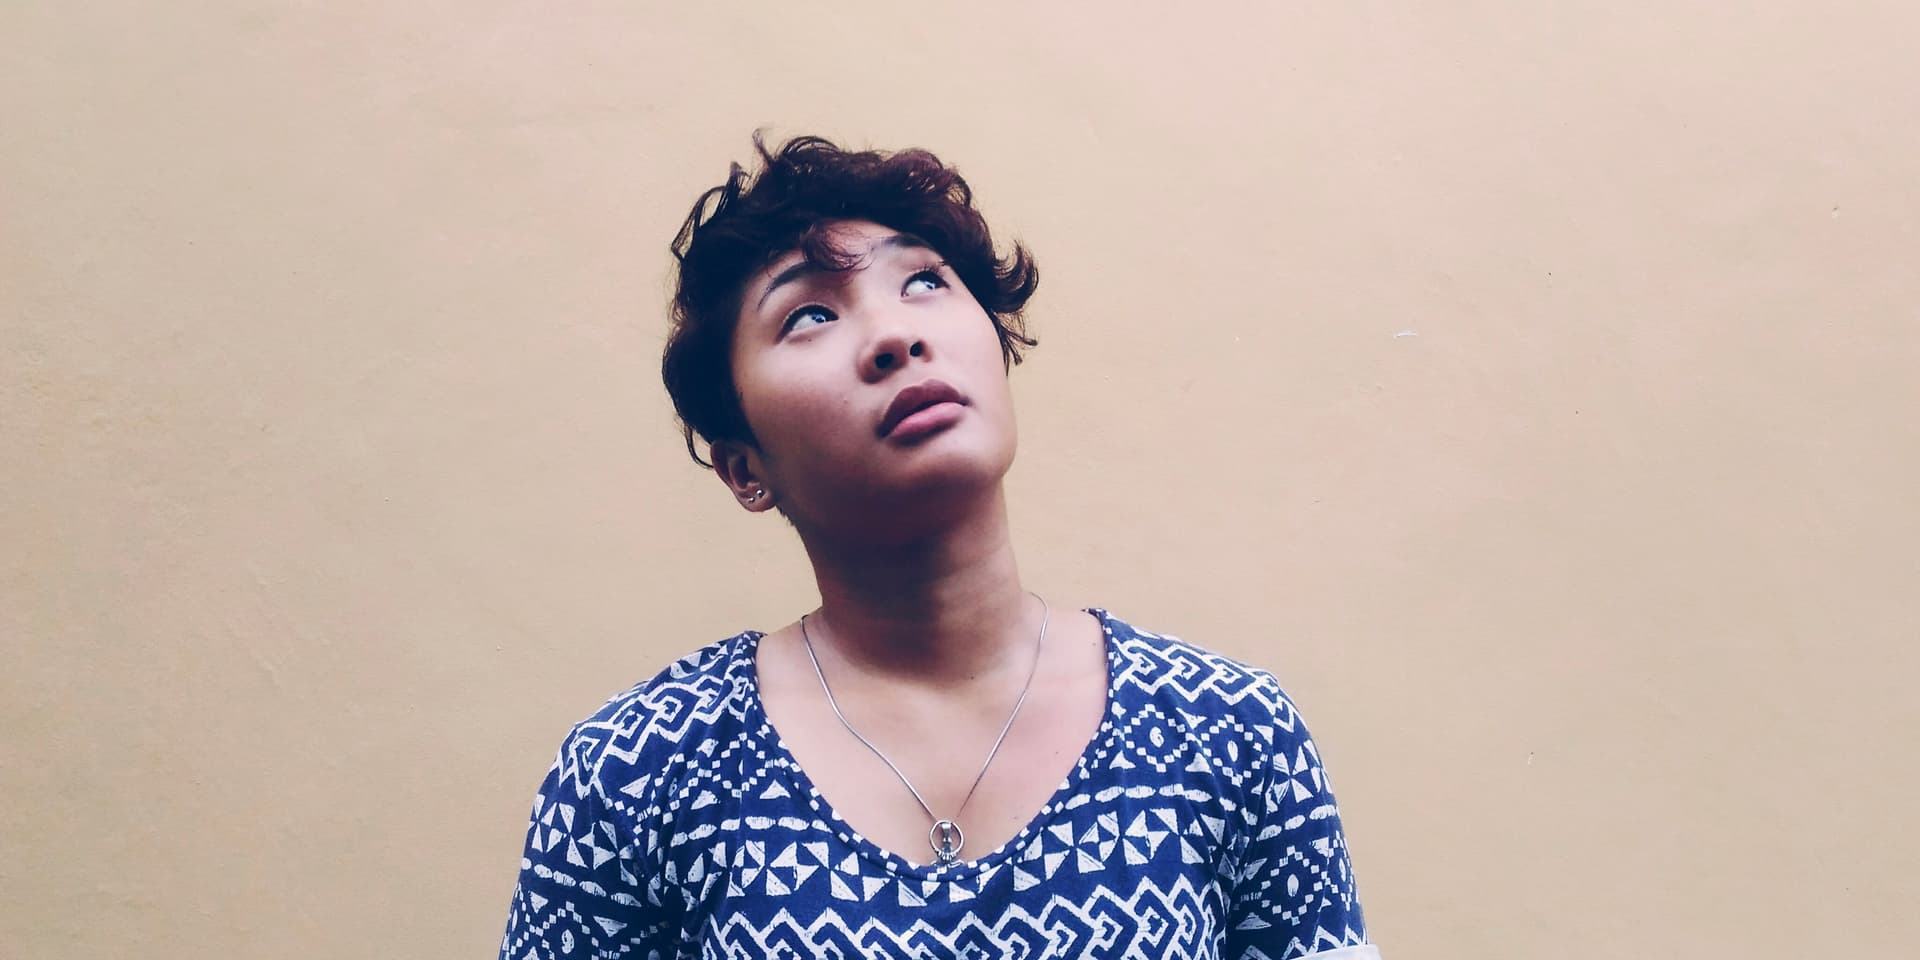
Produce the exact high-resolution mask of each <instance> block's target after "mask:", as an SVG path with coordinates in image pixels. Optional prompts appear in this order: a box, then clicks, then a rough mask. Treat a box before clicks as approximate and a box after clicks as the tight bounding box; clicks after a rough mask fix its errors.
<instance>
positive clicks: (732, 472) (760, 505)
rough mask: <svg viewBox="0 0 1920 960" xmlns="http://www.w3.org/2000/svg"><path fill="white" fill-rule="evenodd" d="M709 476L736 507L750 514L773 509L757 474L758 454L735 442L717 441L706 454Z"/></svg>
mask: <svg viewBox="0 0 1920 960" xmlns="http://www.w3.org/2000/svg"><path fill="white" fill-rule="evenodd" d="M707 456H708V458H709V459H711V460H712V461H713V474H714V476H717V477H719V478H720V482H721V483H723V484H725V485H726V487H727V492H728V493H730V494H733V498H734V499H735V500H737V501H739V503H740V506H742V507H745V508H746V509H747V510H750V511H752V512H754V513H759V512H760V511H762V510H770V509H772V508H773V504H774V496H773V491H772V490H771V489H770V488H768V486H767V483H766V479H765V478H764V477H763V476H762V475H761V472H760V451H758V450H755V449H754V448H752V447H750V446H748V445H747V444H744V443H740V442H738V441H735V440H721V441H719V442H717V443H715V444H713V446H712V447H711V448H709V450H708V452H707Z"/></svg>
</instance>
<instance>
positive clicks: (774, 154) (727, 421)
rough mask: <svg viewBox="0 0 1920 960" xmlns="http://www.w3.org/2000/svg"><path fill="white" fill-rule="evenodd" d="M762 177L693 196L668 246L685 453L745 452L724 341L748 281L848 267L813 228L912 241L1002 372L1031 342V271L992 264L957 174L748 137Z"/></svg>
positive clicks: (897, 157) (1021, 263) (890, 158)
mask: <svg viewBox="0 0 1920 960" xmlns="http://www.w3.org/2000/svg"><path fill="white" fill-rule="evenodd" d="M753 147H754V151H755V152H756V153H758V154H759V157H760V165H761V169H760V173H759V175H758V176H755V177H752V178H749V177H748V175H747V172H746V171H745V170H744V169H742V168H741V166H740V165H739V164H738V163H735V164H733V165H732V169H731V170H730V171H729V172H728V174H727V181H726V182H725V183H723V184H721V185H719V186H717V187H714V188H712V189H710V190H708V191H706V192H705V193H703V194H701V195H700V199H699V200H698V201H696V202H695V203H694V205H693V212H692V213H690V214H688V215H687V221H686V223H685V224H684V225H683V226H681V228H680V232H679V234H678V235H676V236H675V237H674V239H673V244H672V248H671V249H672V250H673V256H674V259H675V260H676V261H677V262H678V268H677V282H676V285H675V290H674V296H673V307H672V320H673V324H672V331H671V333H670V334H669V335H668V337H667V349H666V354H665V356H664V357H663V358H662V360H661V364H660V374H661V378H662V379H663V380H665V381H666V385H667V394H668V395H669V396H671V397H672V398H673V408H674V412H675V413H677V414H678V415H679V418H680V428H681V432H682V433H683V434H685V436H686V440H687V454H688V455H689V456H691V457H693V460H694V462H695V463H698V464H700V465H701V466H703V467H709V468H710V467H712V466H713V463H712V462H711V461H709V460H707V459H706V458H704V457H702V456H701V455H700V450H699V447H698V445H697V443H696V438H700V439H704V440H706V441H707V444H708V447H709V450H711V446H712V444H713V443H715V442H717V441H720V440H734V441H741V442H745V443H754V442H755V440H754V436H753V429H752V427H750V426H749V425H748V424H747V417H746V413H745V412H744V411H743V410H742V409H741V406H740V393H739V389H738V388H737V387H736V386H735V384H734V382H733V332H734V327H735V325H736V324H737V323H738V322H739V316H740V305H741V298H742V296H743V295H744V293H745V285H746V281H747V279H748V278H749V277H751V276H752V275H753V274H754V273H756V272H758V271H759V270H761V269H763V268H765V267H766V265H767V264H769V263H771V262H773V261H774V260H776V259H778V258H779V257H781V256H783V255H784V254H786V253H787V252H789V251H793V250H799V251H800V252H801V253H802V255H803V256H805V257H806V258H807V260H808V261H809V262H811V263H813V264H814V265H816V266H819V267H822V268H825V269H828V270H848V269H852V268H853V267H854V266H856V265H857V258H850V257H849V256H848V255H847V254H845V253H843V252H841V251H839V250H836V249H834V247H833V245H832V243H831V237H830V232H829V231H827V230H824V229H823V227H825V226H827V225H829V224H831V223H832V222H834V221H839V220H868V221H871V222H873V223H877V224H879V225H881V226H884V227H888V228H890V229H893V230H897V231H899V232H901V233H905V234H910V235H912V236H914V237H917V238H919V239H920V240H923V241H925V242H926V243H927V244H928V245H929V246H931V247H932V248H933V249H935V250H937V251H939V252H940V254H941V255H942V256H944V257H945V258H946V260H947V264H948V266H949V267H950V268H951V269H952V270H953V272H954V273H955V274H957V275H958V276H959V277H960V280H961V282H962V283H964V284H966V286H967V290H968V291H970V292H971V293H972V294H973V296H974V299H975V300H977V301H979V303H980V306H981V307H982V308H984V309H985V310H986V312H987V316H988V317H989V318H990V319H991V320H992V321H993V327H994V332H995V333H997V334H998V335H999V337H1000V352H1001V355H1002V357H1003V359H1004V360H1005V362H1006V364H1007V365H1008V367H1009V368H1011V367H1012V365H1013V364H1016V363H1019V362H1020V360H1021V354H1022V351H1023V350H1024V349H1025V348H1027V347H1032V346H1035V345H1036V344H1037V341H1035V340H1034V339H1033V338H1031V337H1029V336H1027V332H1026V321H1025V318H1024V316H1023V314H1022V311H1023V310H1024V309H1025V308H1026V305H1027V300H1028V298H1030V297H1032V296H1033V291H1034V288H1035V287H1036V286H1037V285H1038V284H1039V282H1040V270H1039V267H1038V266H1036V265H1035V263H1034V261H1033V256H1032V254H1030V253H1029V252H1028V251H1027V249H1026V247H1024V246H1022V245H1021V244H1019V243H1017V242H1016V243H1015V244H1014V245H1013V249H1012V251H1011V252H1010V253H1008V255H1007V256H1005V257H1000V256H996V254H995V252H994V246H993V236H992V234H991V233H990V232H989V231H988V229H987V222H986V220H985V219H984V218H983V217H981V215H980V212H979V211H978V210H975V209H974V207H973V191H972V189H971V188H969V187H968V186H967V181H965V180H964V179H961V177H960V173H959V171H957V170H955V169H954V168H953V167H950V166H948V165H946V164H944V163H942V162H941V161H940V158H939V157H936V156H934V155H933V154H931V153H929V152H927V151H925V150H919V149H911V150H900V151H896V152H885V151H878V150H860V151H854V150H845V149H842V148H841V147H839V146H837V145H835V144H834V143H833V142H832V141H829V140H826V139H823V138H821V137H811V136H804V137H795V138H793V139H791V140H788V141H787V142H786V143H785V144H783V145H781V146H780V147H779V148H778V149H775V150H769V149H768V148H767V145H766V142H765V140H764V139H763V138H762V135H761V134H760V133H755V134H754V136H753Z"/></svg>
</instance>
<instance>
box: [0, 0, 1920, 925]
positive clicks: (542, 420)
mask: <svg viewBox="0 0 1920 960" xmlns="http://www.w3.org/2000/svg"><path fill="white" fill-rule="evenodd" d="M825 6H826V5H822V4H793V3H788V4H778V5H772V4H770V5H766V6H765V7H764V8H757V7H753V6H752V5H742V4H691V3H676V4H664V3H652V2H647V0H623V2H618V3H613V2H591V3H567V4H534V3H498V2H492V3H474V2H462V3H450V2H437V3H401V4H391V3H372V2H365V0H362V2H357V3H325V4H320V3H305V4H295V3H237V2H217V3H199V4H160V3H150V4H133V3H96V4H67V3H51V2H48V3H35V2H11V3H8V4H6V5H5V6H4V9H3V10H0V306H3V307H4V311H3V312H0V323H4V339H0V430H3V431H4V446H0V548H3V549H0V633H3V634H4V647H3V648H0V657H3V658H4V659H3V660H0V722H3V723H4V728H5V736H4V744H3V746H0V749H3V750H4V753H0V796H4V808H3V810H0V814H3V816H0V954H5V955H6V956H9V957H30V958H41V957H47V958H52V957H62V958H64V957H78V956H98V957H133V956H140V957H180V958H184V957H202V956H246V957H327V958H335V957H337V958H346V957H363V956H413V957H445V958H454V957H472V956H484V955H488V953H489V951H490V950H492V949H494V945H495V943H496V942H497V938H498V935H499V931H500V927H501V924H502V922H503V920H504V917H505V908H506V905H507V904H506V901H507V895H508V892H509V890H510V887H511V884H512V880H513V874H514V872H515V869H516V867H517V863H518V856H519V842H520V837H521V830H522V824H523V818H524V816H525V814H526V808H527V804H528V801H529V800H530V798H531V796H532V791H533V788H534V786H535V785H536V783H537V782H538V779H539V777H540V774H541V773H542V772H543V771H544V769H545V765H546V763H547V762H548V760H549V758H550V757H551V751H552V749H553V747H554V745H555V744H556V743H557V741H558V738H559V736H560V735H561V734H562V732H563V731H564V730H565V728H566V726H567V725H568V724H569V723H570V722H572V721H573V720H575V719H578V718H579V717H580V716H582V715H584V714H585V713H587V712H588V711H590V710H591V709H592V708H593V707H594V706H595V705H596V704H597V703H598V702H599V701H600V700H601V699H602V698H603V697H605V696H606V695H608V694H610V693H612V692H614V691H615V690H617V689H618V688H620V687H622V686H624V685H626V684H627V683H629V682H631V681H633V680H636V679H639V678H641V677H643V676H645V675H647V674H649V673H651V672H652V671H654V670H655V669H657V668H658V667H660V666H661V665H662V663H663V662H665V661H666V660H667V659H668V658H669V657H671V656H673V655H675V654H677V653H679V652H681V651H684V650H687V649H690V648H691V647H693V646H696V645H698V644H701V643H704V642H707V641H710V640H713V639H717V638H718V637H720V636H722V635H725V634H727V633H731V632H733V631H735V630H738V629H741V628H744V627H747V626H771V625H776V624H778V623H780V622H783V621H784V620H785V619H786V618H788V617H791V616H792V615H794V614H795V613H797V612H798V611H800V610H801V609H803V608H804V607H805V606H806V605H808V603H809V602H810V596H811V593H810V582H809V580H808V578H807V576H806V573H805V570H804V567H803V565H802V563H801V562H800V556H799V553H798V550H797V549H796V545H795V544H794V542H793V541H792V540H791V538H790V537H789V536H788V535H787V534H786V532H785V531H784V530H783V529H782V528H781V527H780V525H779V524H778V523H777V522H772V521H769V520H766V519H759V520H753V519H749V518H747V517H744V516H742V515H741V514H740V513H739V511H737V510H734V509H730V506H729V503H728V501H727V499H726V497H725V496H724V495H723V494H722V492H721V491H720V489H719V488H718V487H717V486H716V485H715V484H714V483H713V482H712V481H711V480H710V479H709V478H707V477H706V476H705V475H703V474H702V473H700V472H698V471H697V470H695V469H694V468H693V467H692V466H691V465H690V464H688V463H686V462H685V461H684V459H683V457H682V455H681V453H680V451H679V449H678V438H677V437H676V435H675V434H674V432H673V430H672V428H671V425H670V412H669V410H668V408H667V406H666V404H665V398H664V395H663V392H662V391H661V389H660V387H659V385H658V379H657V376H656V373H655V370H656V364H657V356H658V349H659V345H660V341H661V336H662V329H663V325H662V315H663V310H662V306H663V303H664V300H665V295H666V294H665V290H666V287H665V284H666V266H667V257H666V252H665V244H666V241H667V239H668V238H669V237H670V236H671V234H672V233H673V231H674V229H675V228H676V227H677V226H678V224H679V221H680V218H681V217H682V216H683V215H684V214H685V212H686V208H687V206H688V204H689V203H690V202H691V200H692V198H693V197H694V195H695V194H696V193H697V192H698V191H699V190H700V189H702V188H703V187H705V186H706V185H708V184H710V183H712V182H714V181H715V180H717V179H718V178H719V177H720V176H721V175H722V174H723V173H724V172H725V170H726V163H727V161H728V160H729V159H733V158H738V157H742V156H743V155H744V153H745V151H746V145H747V137H748V134H749V132H750V131H751V129H752V128H754V127H755V126H757V125H761V124H771V125H772V130H773V132H774V133H775V134H779V135H785V134H791V133H797V132H808V131H818V132H824V133H827V134H830V135H833V136H836V137H840V138H845V139H847V140H850V141H853V142H856V143H871V144H874V145H878V146H901V145H908V144H919V145H924V146H927V147H930V148H933V149H935V150H936V151H939V152H941V153H942V154H943V155H945V156H947V157H948V158H950V159H952V160H954V161H956V162H958V163H959V164H960V165H961V167H962V168H963V169H964V170H965V171H966V172H967V173H968V174H969V176H970V177H971V179H972V180H973V182H974V184H975V186H976V188H977V189H978V191H979V194H980V197H981V199H982V202H983V205H984V206H985V208H986V210H987V212H988V214H989V216H990V217H991V218H992V220H993V221H994V222H995V223H997V224H999V225H1000V226H1001V227H1002V228H1003V229H1005V230H1007V231H1009V232H1010V233H1011V234H1014V235H1018V236H1020V237H1021V238H1023V239H1024V240H1026V241H1027V242H1028V243H1030V244H1031V245H1032V247H1033V248H1034V249H1035V250H1036V251H1037V252H1038V254H1039V255H1040V258H1041V263H1042V265H1043V268H1044V274H1045V280H1044V282H1043V284H1042V287H1041V293H1040V296H1039V297H1038V298H1037V299H1036V301H1035V303H1034V307H1033V320H1034V323H1035V327H1036V330H1037V331H1038V333H1039V335H1040V336H1041V339H1042V341H1043V344H1042V346H1041V348H1040V349H1039V350H1038V351H1037V352H1036V353H1035V354H1034V355H1033V359H1032V362H1031V363H1030V364H1029V365H1027V366H1026V367H1024V368H1022V369H1021V370H1019V371H1018V372H1017V374H1016V376H1015V383H1016V385H1017V391H1018V394H1019V397H1020V402H1021V403H1022V404H1023V406H1022V417H1023V420H1022V429H1023V440H1024V444H1023V447H1022V454H1021V460H1020V463H1019V465H1018V466H1017V467H1016V470H1015V474H1014V477H1013V479H1012V480H1011V485H1012V488H1013V491H1014V498H1015V504H1016V506H1015V510H1016V516H1015V521H1016V524H1017V536H1018V538H1019V543H1020V547H1021V556H1022V560H1023V563H1024V567H1025V571H1026V572H1027V573H1028V574H1029V575H1030V577H1031V580H1032V581H1033V583H1034V584H1035V585H1036V586H1038V587H1039V588H1040V589H1042V590H1043V591H1045V592H1046V593H1048V594H1049V595H1050V596H1051V597H1053V598H1055V599H1056V600H1058V601H1063V602H1064V601H1075V602H1080V603H1101V604H1105V605H1110V606H1112V607H1113V608H1115V610H1116V611H1117V612H1119V613H1120V614H1121V615H1123V616H1126V617H1128V618H1130V619H1133V620H1135V621H1137V622H1139V623H1141V624H1142V625H1145V626H1149V627H1153V628H1158V629H1163V630H1171V631H1173V632H1176V633H1179V634H1181V635H1183V636H1186V637H1188V638H1189V639H1193V640H1195V641H1198V642H1200V643H1203V644H1206V645H1209V646H1213V647H1216V648H1219V649H1222V650H1225V651H1228V652H1230V653H1233V654H1236V655H1239V656H1242V657H1245V658H1248V659H1251V660H1254V661H1256V662H1259V663H1261V664H1263V665H1266V666H1270V667H1272V668H1274V669H1275V670H1276V671H1277V672H1278V673H1279V674H1280V675H1281V677H1282V679H1283V681H1284V682H1285V683H1286V684H1287V686H1288V687H1289V689H1290V690H1291V692H1292V693H1293V694H1294V695H1295V697H1296V698H1297V699H1298V700H1299V701H1300V702H1301V703H1302V704H1303V706H1304V708H1305V709H1306V711H1307V714H1308V716H1309V717H1310V719H1311V720H1312V722H1313V724H1314V726H1315V729H1316V732H1317V733H1318V735H1319V739H1320V740H1321V742H1322V745H1323V746H1324V747H1325V749H1326V752H1327V754H1328V756H1329V757H1330V764H1331V767H1332V769H1333V771H1334V775H1335V777H1336V780H1337V782H1338V784H1339V787H1340V790H1341V796H1342V800H1343V807H1344V810H1345V812H1346V816H1347V818H1348V826H1349V829H1350V831H1351V833H1352V841H1353V849H1354V853H1355V857H1356V862H1357V864H1358V868H1359V870H1360V871H1361V883H1362V891H1363V893H1364V895H1365V898H1366V903H1367V906H1368V909H1369V914H1370V919H1371V920H1372V926H1373V931H1374V934H1375V937H1376V939H1377V940H1379V941H1381V942H1382V943H1383V944H1384V945H1385V946H1386V947H1387V948H1388V950H1389V952H1390V954H1391V955H1393V956H1396V957H1435V958H1460V960H1465V958H1483V957H1514V958H1531V957H1545V956H1556V957H1570V958H1600V957H1613V956H1724V957H1734V956H1738V957H1750V958H1788V957H1796V958H1797V957H1805V956H1818V955H1823V954H1827V953H1828V952H1829V951H1828V950H1826V949H1823V948H1828V947H1838V946H1841V945H1846V946H1852V947H1856V948H1859V949H1860V954H1859V955H1862V956H1894V955H1904V954H1906V953H1908V952H1910V951H1911V949H1912V942H1913V941H1914V940H1915V939H1916V937H1920V920H1917V919H1916V909H1915V904H1916V903H1920V885H1917V884H1916V881H1915V877H1916V874H1920V842H1916V839H1915V831H1914V827H1913V824H1912V821H1911V811H1912V810H1913V809H1914V803H1915V801H1914V799H1913V798H1914V796H1915V794H1916V791H1920V749H1916V746H1915V743H1916V739H1920V738H1917V737H1916V732H1920V709H1916V707H1915V700H1914V698H1913V696H1912V694H1911V692H1910V691H1909V690H1908V689H1907V688H1908V687H1909V686H1910V685H1911V684H1912V683H1913V682H1914V679H1915V677H1916V675H1920V655H1916V653H1915V641H1916V640H1917V639H1920V613H1916V610H1920V602H1917V601H1916V600H1915V597H1914V593H1913V589H1914V585H1915V583H1916V581H1917V580H1920V561H1916V556H1920V550H1916V542H1920V495H1917V493H1916V492H1917V491H1920V416H1916V405H1917V402H1920V390H1917V389H1916V387H1915V385H1914V377H1915V371H1916V368H1917V366H1920V266H1917V265H1916V264H1917V263H1920V256H1916V248H1920V122H1916V121H1917V120H1920V67H1917V66H1916V60H1915V57H1914V53H1913V42H1912V41H1913V38H1914V37H1915V35H1916V31H1920V14H1916V13H1915V12H1914V8H1913V6H1912V5H1911V4H1905V3H1891V2H1889V3H1883V4H1878V5H1868V4H1854V3H1837V4H1836V3H1811V2H1808V3H1801V4H1793V5H1784V4H1760V5H1758V6H1761V7H1764V8H1766V9H1764V10H1760V11H1754V10H1746V9H1742V12H1740V13H1738V14H1737V15H1734V14H1732V13H1727V12H1717V11H1718V10H1721V9H1724V10H1727V11H1731V10H1734V9H1736V8H1746V7H1750V6H1755V5H1746V4H1712V5H1699V6H1702V7H1708V8H1713V10H1712V11H1708V10H1685V9H1679V8H1677V7H1676V6H1675V5H1672V4H1664V3H1662V4H1650V3H1649V4H1622V3H1551V4H1523V3H1513V4H1489V3H1461V2H1456V3H1442V4H1400V5H1384V4H1371V3H1358V4H1346V3H1342V4H1332V3H1286V4H1241V5H1217V6H1214V7H1210V8H1208V11H1207V12H1193V11H1185V12H1173V11H1172V9H1171V8H1172V6H1173V5H1169V4H1154V5H1145V4H1139V5H1131V4H1121V5H1109V4H1100V5H1095V4H1090V3H1089V4H1078V5H1068V4H1048V5H1034V6H1036V7H1042V9H1036V10H1024V11H1023V10H1021V9H1020V8H1019V7H1018V6H1007V7H1002V8H999V9H997V10H994V11H992V12H990V13H978V14H975V13H953V12H935V11H931V10H922V9H920V8H919V5H917V4H905V3H877V2H875V3H859V4H838V5H835V6H837V7H839V8H842V10H843V11H844V12H839V13H835V14H833V15H827V14H824V13H822V14H811V15H809V14H805V13H803V11H805V10H807V9H809V8H815V7H825ZM1874 6H1877V7H1878V9H1872V8H1871V7H1874ZM1402 8H1413V9H1415V10H1418V11H1420V12H1407V10H1406V9H1402Z"/></svg>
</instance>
